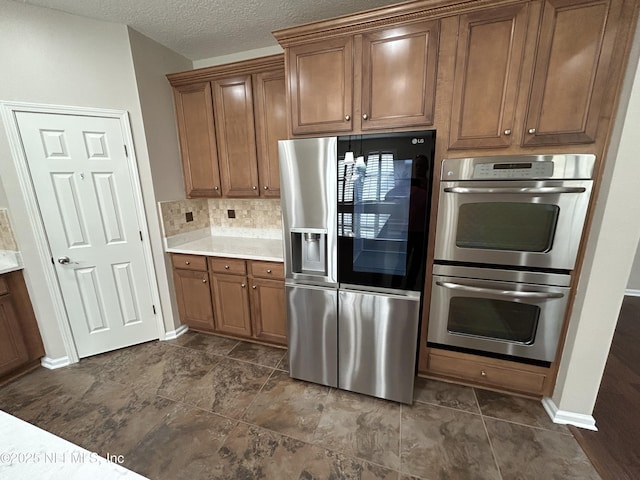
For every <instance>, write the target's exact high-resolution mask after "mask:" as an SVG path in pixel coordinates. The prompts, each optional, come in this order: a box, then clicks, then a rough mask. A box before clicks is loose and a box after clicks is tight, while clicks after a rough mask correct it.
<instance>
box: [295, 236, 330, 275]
mask: <svg viewBox="0 0 640 480" xmlns="http://www.w3.org/2000/svg"><path fill="white" fill-rule="evenodd" d="M291 249H292V252H291V253H292V261H293V262H292V263H293V264H292V271H293V273H302V274H305V275H317V276H321V277H324V276H326V275H327V253H326V252H327V232H326V231H324V230H316V229H291Z"/></svg>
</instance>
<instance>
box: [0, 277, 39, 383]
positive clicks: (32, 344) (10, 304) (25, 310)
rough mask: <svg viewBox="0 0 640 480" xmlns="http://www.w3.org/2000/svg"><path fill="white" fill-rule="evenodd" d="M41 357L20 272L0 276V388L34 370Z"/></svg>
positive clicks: (35, 324) (31, 313)
mask: <svg viewBox="0 0 640 480" xmlns="http://www.w3.org/2000/svg"><path fill="white" fill-rule="evenodd" d="M43 356H44V347H43V345H42V339H41V338H40V331H39V330H38V325H37V323H36V318H35V315H34V313H33V308H32V306H31V301H30V300H29V294H28V292H27V287H26V285H25V283H24V278H23V276H22V272H21V271H16V272H11V273H5V274H3V275H0V384H1V383H4V382H5V381H7V380H9V379H11V378H13V377H14V376H16V375H18V374H21V373H24V372H26V371H29V370H30V369H31V368H32V367H35V366H37V365H38V364H39V359H40V358H41V357H43Z"/></svg>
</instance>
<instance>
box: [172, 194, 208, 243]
mask: <svg viewBox="0 0 640 480" xmlns="http://www.w3.org/2000/svg"><path fill="white" fill-rule="evenodd" d="M160 212H161V214H162V224H163V225H164V236H165V237H172V236H173V235H177V234H179V233H188V232H193V231H195V230H200V229H203V228H210V227H211V223H210V222H209V203H208V200H207V199H206V198H195V199H194V198H192V199H188V200H177V201H175V202H160ZM189 212H191V213H193V221H191V222H187V218H186V217H187V213H189Z"/></svg>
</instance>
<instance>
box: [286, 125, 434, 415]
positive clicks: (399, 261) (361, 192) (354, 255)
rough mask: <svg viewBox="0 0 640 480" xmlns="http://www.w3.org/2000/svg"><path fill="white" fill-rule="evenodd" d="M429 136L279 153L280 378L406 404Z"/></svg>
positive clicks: (304, 143) (361, 139)
mask: <svg viewBox="0 0 640 480" xmlns="http://www.w3.org/2000/svg"><path fill="white" fill-rule="evenodd" d="M433 147H434V136H433V132H403V133H393V134H381V135H366V136H358V137H355V136H346V137H330V138H312V139H298V140H283V141H280V142H279V156H280V177H281V203H282V218H283V235H284V247H285V290H286V305H287V325H288V339H289V340H288V342H289V365H290V375H291V377H293V378H297V379H301V380H306V381H310V382H315V383H320V384H322V385H328V386H332V387H338V388H341V389H345V390H350V391H354V392H359V393H364V394H368V395H372V396H376V397H380V398H385V399H389V400H395V401H399V402H404V403H411V402H412V397H413V382H414V377H415V364H416V351H417V341H418V331H419V323H420V318H419V317H420V311H421V297H422V290H423V285H424V266H425V261H426V246H427V228H428V223H429V222H428V212H429V205H430V202H429V199H430V197H431V190H430V189H431V171H432V166H433Z"/></svg>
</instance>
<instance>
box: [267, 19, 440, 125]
mask: <svg viewBox="0 0 640 480" xmlns="http://www.w3.org/2000/svg"><path fill="white" fill-rule="evenodd" d="M438 27H439V22H438V21H437V20H433V21H427V22H419V23H413V24H410V25H402V26H397V27H391V28H384V29H377V30H372V31H367V32H363V33H361V34H357V35H351V36H343V37H338V38H330V39H326V40H322V41H318V42H314V43H305V44H302V45H294V46H291V47H290V48H288V49H287V53H286V54H287V55H288V57H287V62H288V63H287V69H288V71H287V75H288V82H289V83H288V86H289V100H290V108H291V122H292V125H291V131H292V133H293V134H294V135H306V134H317V133H325V134H326V133H331V132H359V131H368V130H380V129H390V128H400V127H413V126H415V127H418V126H428V125H432V124H433V111H434V99H435V84H436V65H437V49H438V33H439V29H438ZM277 36H278V34H277V33H276V37H277Z"/></svg>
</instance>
